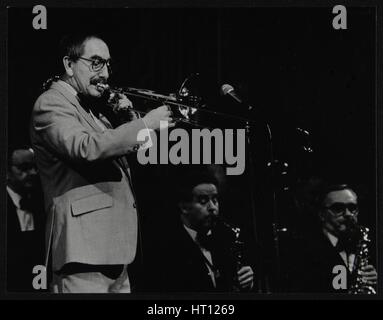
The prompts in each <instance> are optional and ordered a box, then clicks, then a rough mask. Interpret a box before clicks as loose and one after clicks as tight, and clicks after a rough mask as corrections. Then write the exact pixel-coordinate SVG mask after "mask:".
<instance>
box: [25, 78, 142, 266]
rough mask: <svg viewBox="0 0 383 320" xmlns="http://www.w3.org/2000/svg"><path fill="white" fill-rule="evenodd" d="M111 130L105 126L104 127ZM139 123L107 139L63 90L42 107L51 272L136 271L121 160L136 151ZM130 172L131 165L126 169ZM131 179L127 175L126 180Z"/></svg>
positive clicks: (35, 128)
mask: <svg viewBox="0 0 383 320" xmlns="http://www.w3.org/2000/svg"><path fill="white" fill-rule="evenodd" d="M100 120H101V121H102V122H103V123H104V125H105V126H106V127H107V128H110V127H111V125H110V123H109V122H108V120H107V119H105V118H101V119H100ZM144 128H145V124H144V122H143V121H142V120H141V119H138V120H134V121H131V122H129V123H125V124H122V125H121V126H119V127H118V128H115V129H107V130H105V131H103V130H102V129H100V127H99V126H98V125H97V123H96V122H95V121H94V119H93V118H92V117H91V115H90V114H89V113H88V112H87V111H86V110H85V109H84V108H83V107H82V106H81V105H80V102H79V101H78V99H77V98H76V97H75V96H73V94H71V93H70V92H69V90H68V89H67V88H66V87H64V86H63V85H62V84H60V83H57V82H54V83H53V84H52V86H51V87H50V89H49V90H47V91H46V92H44V93H43V94H42V95H41V96H40V97H39V98H38V99H37V101H36V103H35V106H34V108H33V111H32V119H31V141H32V144H33V148H34V151H35V155H36V162H37V166H38V168H39V173H40V176H41V181H42V185H43V190H44V200H45V209H46V212H47V219H48V222H47V227H48V228H47V234H48V238H49V234H50V232H52V236H51V239H52V263H53V270H54V271H56V270H60V269H61V268H62V266H64V265H65V264H67V263H71V262H75V263H83V264H93V265H113V264H126V263H131V262H132V261H133V259H134V257H135V254H136V245H137V212H136V204H135V199H134V195H133V190H132V186H131V184H130V183H129V181H127V179H125V178H123V175H122V174H121V167H122V166H121V167H120V166H119V164H118V163H117V161H116V159H117V158H119V157H122V156H124V155H126V154H127V153H129V152H133V151H134V150H136V147H137V146H138V145H139V144H140V142H138V141H137V134H138V132H139V131H140V130H141V129H144ZM125 166H126V164H125ZM128 175H129V174H128Z"/></svg>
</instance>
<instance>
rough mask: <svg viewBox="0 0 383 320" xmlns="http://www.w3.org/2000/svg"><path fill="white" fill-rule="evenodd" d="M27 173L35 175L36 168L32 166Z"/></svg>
mask: <svg viewBox="0 0 383 320" xmlns="http://www.w3.org/2000/svg"><path fill="white" fill-rule="evenodd" d="M28 174H30V175H36V174H37V168H35V167H33V168H30V169H29V170H28Z"/></svg>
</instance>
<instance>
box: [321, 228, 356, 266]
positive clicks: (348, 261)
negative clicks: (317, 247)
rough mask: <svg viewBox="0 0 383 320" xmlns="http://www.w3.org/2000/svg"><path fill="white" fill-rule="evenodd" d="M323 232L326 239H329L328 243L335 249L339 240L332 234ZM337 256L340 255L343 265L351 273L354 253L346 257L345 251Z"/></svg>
mask: <svg viewBox="0 0 383 320" xmlns="http://www.w3.org/2000/svg"><path fill="white" fill-rule="evenodd" d="M323 232H324V234H325V235H326V237H327V238H328V239H329V241H330V242H331V244H332V245H333V247H336V245H337V244H338V242H339V239H338V238H337V237H336V236H334V235H333V234H332V233H330V232H328V231H327V230H323ZM339 254H340V256H341V258H342V260H343V261H344V263H345V265H346V266H347V268H348V270H349V271H350V272H352V271H353V269H354V262H355V253H350V254H349V255H348V256H347V253H346V251H345V250H343V251H341V252H339Z"/></svg>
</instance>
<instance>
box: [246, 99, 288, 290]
mask: <svg viewBox="0 0 383 320" xmlns="http://www.w3.org/2000/svg"><path fill="white" fill-rule="evenodd" d="M247 110H248V112H251V111H253V110H254V108H253V107H252V106H250V105H247ZM265 124H266V127H267V136H268V141H269V144H270V155H269V157H270V170H271V186H272V201H273V203H272V216H273V222H272V233H273V244H274V253H275V256H274V258H275V278H276V283H278V287H277V288H279V282H280V280H281V261H280V249H279V235H278V232H279V229H278V214H277V203H276V201H277V200H276V191H275V170H274V162H275V160H274V146H273V136H272V131H271V127H270V125H269V124H268V123H267V122H266V123H265ZM245 132H246V147H247V152H246V162H248V164H249V175H248V177H249V180H250V181H249V186H250V202H251V212H252V221H253V230H254V237H255V242H256V243H257V244H258V231H257V223H256V208H255V189H254V181H255V172H254V159H253V154H252V150H253V148H252V141H251V124H250V121H249V120H247V121H246V131H245ZM259 260H260V255H257V268H258V269H257V270H256V272H257V274H258V275H259V280H258V293H262V291H261V290H262V289H261V288H262V287H263V286H262V284H261V280H260V279H263V277H264V273H263V264H262V263H261V262H260V261H259ZM264 289H265V290H266V293H269V292H270V288H269V285H268V281H267V282H266V283H265V288H264Z"/></svg>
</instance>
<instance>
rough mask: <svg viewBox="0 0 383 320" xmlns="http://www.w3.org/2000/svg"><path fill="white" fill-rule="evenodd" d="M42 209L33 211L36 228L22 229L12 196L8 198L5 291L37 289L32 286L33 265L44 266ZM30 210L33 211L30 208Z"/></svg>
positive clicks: (41, 207) (39, 207)
mask: <svg viewBox="0 0 383 320" xmlns="http://www.w3.org/2000/svg"><path fill="white" fill-rule="evenodd" d="M43 210H44V208H43V206H42V203H40V205H39V203H36V205H35V206H34V210H33V212H32V213H33V220H34V226H35V230H33V231H24V232H22V231H21V228H20V223H19V220H18V217H17V213H16V207H15V206H14V204H13V202H12V199H11V198H10V197H9V195H8V197H7V230H6V231H7V276H6V279H7V291H9V292H32V291H34V292H36V290H35V289H33V287H32V280H33V278H34V276H35V275H34V274H33V273H32V270H33V267H34V266H36V265H44V251H45V250H44V248H45V245H44V234H45V233H44V227H45V225H44V212H43ZM31 211H32V210H31Z"/></svg>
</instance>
